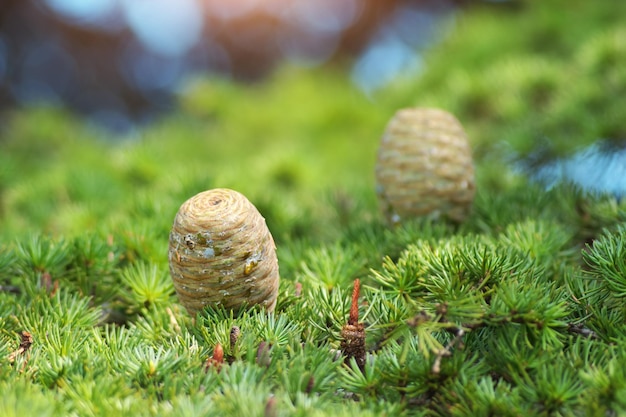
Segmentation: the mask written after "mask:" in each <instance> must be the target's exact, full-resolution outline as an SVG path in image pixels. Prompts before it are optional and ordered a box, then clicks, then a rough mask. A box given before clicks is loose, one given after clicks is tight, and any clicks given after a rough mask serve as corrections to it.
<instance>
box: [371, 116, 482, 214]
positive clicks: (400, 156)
mask: <svg viewBox="0 0 626 417" xmlns="http://www.w3.org/2000/svg"><path fill="white" fill-rule="evenodd" d="M376 191H377V195H378V200H379V203H380V206H381V209H382V211H383V213H384V215H385V217H386V219H387V220H388V221H389V222H390V223H392V224H395V223H398V222H401V221H402V220H404V219H407V218H414V217H431V218H440V217H444V218H448V219H450V220H452V221H455V222H462V221H463V220H464V219H465V218H466V217H467V215H468V214H469V212H470V210H471V206H472V203H473V200H474V191H475V183H474V164H473V160H472V154H471V148H470V145H469V142H468V140H467V136H466V134H465V132H464V130H463V127H462V126H461V123H459V121H458V120H457V119H456V118H455V117H454V116H453V115H451V114H450V113H448V112H446V111H444V110H439V109H430V108H409V109H402V110H399V111H398V112H397V113H396V114H395V115H394V116H393V118H392V119H391V120H390V121H389V123H388V124H387V127H386V129H385V133H384V135H383V138H382V141H381V144H380V147H379V150H378V158H377V162H376Z"/></svg>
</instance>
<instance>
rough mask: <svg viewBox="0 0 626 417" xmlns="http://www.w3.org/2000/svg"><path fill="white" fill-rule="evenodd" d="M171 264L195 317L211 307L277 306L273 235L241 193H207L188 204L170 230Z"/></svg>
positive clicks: (180, 295) (180, 292)
mask: <svg viewBox="0 0 626 417" xmlns="http://www.w3.org/2000/svg"><path fill="white" fill-rule="evenodd" d="M169 264H170V273H171V276H172V279H173V281H174V288H175V289H176V293H177V294H178V298H179V299H180V302H181V303H182V304H183V305H184V306H185V307H186V308H187V310H188V311H189V313H190V314H191V315H194V316H195V314H196V313H197V312H198V311H200V310H202V308H203V307H204V306H206V305H214V306H218V305H222V306H224V307H225V308H228V309H236V308H239V307H240V306H242V305H244V304H247V305H254V304H261V305H263V306H265V307H266V309H267V310H268V311H272V310H273V309H274V307H275V306H276V297H277V295H278V281H279V276H278V260H277V258H276V246H275V244H274V239H273V238H272V235H271V233H270V231H269V229H268V228H267V225H266V224H265V219H264V218H263V217H262V216H261V214H260V213H259V211H258V210H257V209H256V207H254V205H252V203H250V201H248V199H247V198H246V197H245V196H243V195H242V194H240V193H238V192H236V191H233V190H228V189H224V188H218V189H214V190H209V191H204V192H202V193H200V194H197V195H195V196H194V197H192V198H190V199H189V200H187V201H185V202H184V203H183V205H182V206H181V207H180V209H179V210H178V213H177V214H176V218H175V219H174V225H173V226H172V231H171V233H170V243H169Z"/></svg>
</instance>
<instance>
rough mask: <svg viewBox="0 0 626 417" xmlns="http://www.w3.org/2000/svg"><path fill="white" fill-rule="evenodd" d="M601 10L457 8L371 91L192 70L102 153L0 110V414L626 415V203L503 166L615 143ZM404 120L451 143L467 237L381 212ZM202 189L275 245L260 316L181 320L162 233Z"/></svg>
mask: <svg viewBox="0 0 626 417" xmlns="http://www.w3.org/2000/svg"><path fill="white" fill-rule="evenodd" d="M609 3H611V2H588V1H583V0H575V1H571V0H568V1H565V0H557V1H552V2H533V1H524V0H522V1H515V2H504V3H503V4H500V3H497V4H496V3H493V4H489V5H483V6H476V7H470V8H469V9H468V10H467V11H464V12H463V13H462V14H459V15H458V16H457V19H458V20H457V23H458V24H457V25H454V27H453V28H452V29H451V32H450V33H449V34H448V35H447V36H446V37H445V38H443V39H441V40H440V41H439V43H438V44H437V45H436V46H435V47H433V49H432V51H430V52H429V53H428V54H427V55H426V56H425V66H424V72H423V73H421V74H420V75H419V76H411V77H408V78H402V79H398V80H397V81H395V82H394V83H393V84H392V85H390V86H388V87H387V88H385V89H384V90H383V91H380V92H378V93H376V94H375V96H374V97H372V100H365V99H363V97H362V96H360V95H359V93H358V92H357V91H355V90H353V89H352V87H350V86H349V82H348V80H347V79H346V77H345V76H344V75H342V74H340V73H338V72H337V71H336V69H333V68H319V69H306V70H303V69H297V68H285V69H283V70H281V71H279V72H278V73H277V74H276V75H275V77H274V78H273V79H272V80H270V81H268V82H267V83H266V84H262V85H256V86H245V87H243V86H238V85H235V84H233V83H231V82H227V81H223V80H215V79H212V80H198V81H196V82H195V83H194V84H193V86H192V87H190V88H189V89H187V90H184V91H182V92H181V95H180V107H181V109H180V110H179V111H178V112H176V113H175V114H173V115H171V116H169V117H167V118H165V119H164V120H161V121H158V122H155V125H153V126H150V127H144V128H142V130H141V132H139V133H138V134H137V135H136V136H134V137H132V138H126V139H124V140H121V141H119V142H115V143H106V142H105V141H103V140H101V139H102V138H101V136H102V133H101V132H100V133H99V132H97V131H95V130H93V129H92V128H91V127H89V126H86V125H83V124H82V123H81V122H80V121H77V120H75V119H74V118H73V117H72V116H71V115H68V114H66V113H64V112H63V111H61V110H59V109H53V108H46V107H38V108H31V109H22V110H16V111H15V112H13V113H11V114H9V115H7V116H4V117H5V122H4V123H5V125H6V129H3V130H1V131H0V393H2V395H0V416H3V417H4V416H6V417H17V416H20V417H22V416H27V415H37V416H44V417H47V416H50V417H57V416H110V415H128V416H181V415H182V416H187V415H189V416H209V415H220V416H263V417H272V416H303V415H306V416H326V415H333V416H335V417H342V416H354V415H362V416H378V415H386V416H392V415H393V416H420V415H436V416H466V415H476V416H489V415H497V416H520V415H541V416H557V415H598V416H613V415H622V414H626V367H624V364H625V363H626V309H625V308H624V305H625V304H624V303H625V302H626V244H625V243H624V241H625V240H626V223H625V221H626V202H624V200H623V199H621V198H619V196H616V195H615V193H607V194H603V193H589V192H586V191H585V190H580V189H577V188H575V187H573V186H571V185H568V184H566V183H561V184H554V185H553V186H552V187H550V188H546V187H544V185H543V184H538V183H535V182H533V181H532V180H530V179H528V178H527V176H526V175H525V174H524V173H521V172H520V171H519V170H518V169H517V168H516V167H514V166H512V165H511V164H510V160H511V155H512V154H515V155H525V154H532V153H533V151H534V150H535V149H537V148H541V147H542V146H544V145H546V144H545V143H544V139H539V138H546V139H545V140H547V141H548V145H546V146H549V147H550V148H551V152H554V153H556V154H558V153H560V152H565V151H566V150H568V149H577V147H581V146H585V145H588V144H589V143H591V142H592V141H593V140H596V139H598V138H609V139H611V138H612V139H615V140H616V141H617V140H618V139H624V138H626V131H625V130H624V126H623V123H621V121H623V120H626V113H624V111H625V107H624V106H623V104H621V103H620V100H617V99H616V97H622V96H624V94H626V46H625V43H624V39H626V37H624V36H622V35H623V34H624V26H623V22H621V20H619V18H618V17H620V16H623V15H624V14H626V9H625V6H624V5H622V4H621V2H613V4H609ZM573 78H575V79H576V80H578V81H579V82H572V79H573ZM622 93H623V94H622ZM330 98H332V99H330ZM410 105H429V106H439V107H443V108H446V109H447V110H449V111H451V112H452V113H454V114H455V115H456V116H457V117H458V118H459V120H461V121H462V123H463V125H464V126H465V127H466V128H467V133H468V137H469V139H470V142H471V144H472V147H473V150H474V158H475V163H476V190H477V194H476V199H475V202H474V206H473V208H472V212H471V214H470V215H469V217H468V218H467V219H466V220H465V221H464V222H463V223H461V224H448V223H446V222H444V221H436V220H428V219H419V218H417V219H412V220H407V221H405V222H403V223H401V224H398V225H395V226H393V227H391V226H388V225H387V224H386V223H385V222H384V220H383V217H382V215H381V214H380V213H379V212H378V207H377V202H376V196H375V190H374V175H373V172H374V171H373V168H374V162H375V154H376V149H377V146H378V144H379V140H380V137H379V134H380V133H382V131H383V129H384V125H385V122H386V120H387V119H388V117H390V116H391V115H392V114H393V113H394V112H395V110H396V109H397V108H400V107H406V106H410ZM285 109H288V111H285ZM618 121H620V122H618ZM35 153H36V154H37V155H34V154H35ZM218 186H220V187H228V188H232V189H237V190H239V191H241V192H242V193H243V194H245V195H246V196H248V197H249V199H250V201H251V202H253V203H254V204H255V206H257V208H258V209H259V211H260V212H261V213H262V214H263V216H264V217H265V218H266V221H267V225H268V227H269V228H270V230H271V231H272V234H273V236H274V238H275V241H276V245H277V252H278V258H279V265H280V274H281V281H280V289H279V296H278V301H277V305H276V308H275V311H274V312H272V313H267V312H266V311H264V310H263V309H262V308H260V307H249V306H244V307H242V308H240V309H238V310H224V309H222V308H218V307H215V306H207V307H206V308H205V309H204V310H202V311H201V312H200V313H198V315H197V316H195V317H191V316H189V314H188V313H187V312H186V310H185V309H184V308H183V307H182V306H181V305H180V304H179V302H178V300H177V298H176V295H175V292H174V288H173V285H172V281H171V278H170V277H169V275H168V265H167V242H168V233H169V229H170V227H171V224H172V220H173V218H174V215H175V213H176V210H177V209H178V207H179V206H180V204H181V202H183V201H185V200H186V199H187V198H189V196H192V195H194V194H196V193H198V192H200V191H203V190H206V189H210V188H214V187H218Z"/></svg>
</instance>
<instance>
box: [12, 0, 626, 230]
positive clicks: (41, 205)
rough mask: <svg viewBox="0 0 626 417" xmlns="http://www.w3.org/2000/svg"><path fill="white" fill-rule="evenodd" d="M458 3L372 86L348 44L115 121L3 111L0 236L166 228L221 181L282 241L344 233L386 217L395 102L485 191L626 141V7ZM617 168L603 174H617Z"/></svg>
mask: <svg viewBox="0 0 626 417" xmlns="http://www.w3.org/2000/svg"><path fill="white" fill-rule="evenodd" d="M431 6H432V5H431ZM405 7H408V6H407V5H406V4H405ZM460 7H461V6H458V5H457V9H454V12H448V13H447V14H441V15H439V17H438V19H439V20H437V21H436V22H437V25H439V26H438V27H439V30H438V31H434V30H432V31H431V32H432V33H438V35H437V37H436V39H431V41H430V42H429V43H428V44H427V46H424V47H421V48H418V47H415V53H416V56H417V55H418V56H419V57H420V65H419V68H414V67H411V68H410V69H408V70H406V71H404V72H402V71H400V72H399V73H398V74H397V75H396V76H395V77H394V78H393V79H391V80H389V81H388V82H386V83H385V84H384V86H380V87H377V88H375V89H370V90H364V89H363V88H362V87H363V86H362V85H359V84H358V83H357V82H355V79H354V72H353V69H354V65H355V63H356V62H358V57H353V58H352V59H348V58H346V59H345V60H343V61H342V60H341V59H334V60H329V61H328V62H322V63H318V64H317V65H303V64H302V62H301V61H297V60H289V59H286V60H283V61H281V62H282V63H281V62H277V63H276V65H275V69H274V70H273V71H271V72H270V73H267V74H265V75H264V78H263V79H262V81H257V82H250V81H242V80H237V79H233V78H232V77H231V76H225V75H224V74H219V73H213V74H212V75H211V74H208V75H202V74H195V75H194V76H193V77H191V76H190V77H188V78H187V79H185V80H184V81H181V84H180V85H179V86H178V87H177V89H176V93H175V96H174V102H175V105H174V106H173V107H172V109H171V110H170V111H167V112H165V113H162V114H160V116H159V117H156V118H155V119H154V120H153V121H152V122H150V123H148V124H143V125H141V124H140V125H136V126H135V127H133V128H132V129H129V130H124V131H123V132H115V131H112V130H110V129H108V128H107V126H106V124H105V125H102V124H94V123H92V122H89V121H86V120H85V119H83V118H82V116H81V114H80V111H79V112H76V111H74V110H73V109H72V107H71V106H67V105H66V106H64V105H62V104H58V103H57V102H46V101H37V102H34V103H27V104H21V105H16V106H10V107H5V110H4V112H3V115H2V129H1V130H0V235H1V236H2V239H3V240H4V241H5V242H6V241H8V240H10V239H12V238H14V237H16V236H24V235H27V234H29V233H51V234H53V235H70V236H71V235H78V234H81V233H84V232H85V231H93V230H95V231H99V232H103V233H105V234H107V233H113V232H115V233H119V232H122V231H127V232H128V231H133V230H134V231H137V230H142V233H147V234H149V235H150V236H159V237H160V238H161V237H162V236H164V235H166V234H167V230H168V227H169V225H170V222H171V219H172V218H173V215H174V213H175V212H176V210H177V207H178V206H179V205H180V204H181V203H182V201H184V200H185V199H187V198H188V197H190V196H191V195H193V194H195V193H197V192H199V191H202V190H205V189H209V188H212V187H218V186H219V187H231V188H234V189H237V190H239V191H241V192H243V193H244V194H245V195H247V196H248V197H249V198H250V199H251V200H252V201H253V202H254V203H255V204H256V205H257V206H258V207H259V209H260V210H261V212H262V213H263V214H264V215H265V216H266V217H267V219H268V223H269V224H270V226H271V228H272V230H273V231H274V233H275V234H276V237H277V239H278V240H279V241H281V240H286V239H292V238H294V237H295V238H299V237H306V238H307V239H327V238H331V237H333V236H335V237H336V236H337V232H338V230H340V229H341V227H344V226H346V225H347V224H349V223H351V222H355V221H360V220H366V221H372V220H376V219H377V218H378V212H377V208H376V201H375V196H374V185H373V184H374V176H373V175H374V174H373V172H374V161H375V155H376V150H377V147H378V143H379V140H380V135H381V133H382V131H383V129H384V127H385V124H386V122H387V121H388V120H389V118H390V117H391V116H392V115H393V113H394V112H395V111H396V110H397V109H399V108H402V107H409V106H434V107H441V108H444V109H446V110H448V111H450V112H452V113H453V114H455V115H456V116H457V117H458V118H459V119H460V121H461V123H462V124H463V125H464V126H465V128H466V130H467V133H468V135H469V138H470V141H471V145H472V147H473V149H474V157H475V160H476V164H477V175H478V190H479V194H483V193H484V194H494V193H498V192H499V190H501V189H504V188H506V187H510V186H511V185H512V184H519V182H520V181H525V178H524V177H525V176H526V175H525V174H524V171H520V169H519V164H515V160H516V159H518V158H522V159H523V158H524V157H526V156H529V157H530V159H529V161H531V162H533V161H534V162H533V163H542V161H543V160H550V159H552V158H553V157H554V156H555V155H556V156H559V155H567V154H570V153H572V152H574V151H576V150H579V149H582V148H583V147H584V146H588V145H591V144H594V143H596V142H598V141H600V140H603V141H607V140H608V141H612V142H611V143H615V144H617V145H619V143H620V141H621V140H624V139H625V138H626V123H625V122H624V121H625V120H626V105H624V103H623V100H622V98H623V97H624V96H626V27H625V26H624V23H623V21H622V20H623V19H620V17H621V16H623V15H624V12H625V11H626V10H625V9H626V5H624V4H622V2H610V1H600V2H586V1H582V0H580V1H563V0H556V1H550V2H533V1H512V2H496V3H489V2H474V3H471V4H467V5H463V6H462V8H460ZM431 9H432V7H431ZM431 23H432V22H431ZM413 24H417V23H415V22H413ZM346 56H347V57H348V55H346ZM83 94H89V91H88V90H87V91H83ZM533 158H534V159H533ZM622 159H623V158H622ZM537 161H538V162H537ZM622 165H623V164H622ZM606 168H607V167H606V164H604V166H598V167H595V168H594V169H593V170H592V171H594V172H591V173H587V174H588V175H587V176H592V177H593V175H596V174H598V173H601V174H602V175H604V172H605V171H606ZM622 169H623V168H622ZM620 172H623V171H617V174H615V173H610V175H609V174H607V175H604V177H607V178H604V177H602V180H603V181H608V182H611V183H612V186H614V187H616V186H619V184H620V182H621V183H623V181H624V180H623V179H622V178H623V176H621V175H619V173H620ZM530 173H532V170H531V171H530ZM591 174H593V175H591ZM598 175H599V174H598ZM594 178H595V177H594ZM596 182H597V181H596Z"/></svg>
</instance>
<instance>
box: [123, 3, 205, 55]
mask: <svg viewBox="0 0 626 417" xmlns="http://www.w3.org/2000/svg"><path fill="white" fill-rule="evenodd" d="M121 1H122V6H123V10H124V14H125V15H126V19H127V21H128V25H129V26H130V28H131V30H132V31H133V33H134V34H135V35H136V36H137V38H138V39H139V40H140V41H141V42H142V43H143V44H144V45H145V46H146V47H147V48H148V49H150V50H151V51H153V52H155V53H158V54H161V55H164V56H170V57H176V56H181V55H184V54H185V53H187V52H188V51H189V50H190V49H191V48H192V47H193V46H194V45H196V43H197V42H198V40H199V39H200V35H201V33H202V28H203V19H202V10H201V8H200V6H199V4H198V3H197V2H196V1H195V0H177V1H172V0H121Z"/></svg>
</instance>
